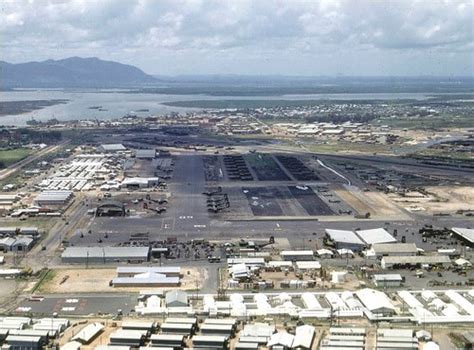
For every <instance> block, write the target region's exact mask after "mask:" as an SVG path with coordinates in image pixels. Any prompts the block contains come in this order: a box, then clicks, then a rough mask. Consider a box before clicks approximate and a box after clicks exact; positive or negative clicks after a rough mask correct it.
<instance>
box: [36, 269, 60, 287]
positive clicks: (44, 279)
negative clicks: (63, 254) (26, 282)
mask: <svg viewBox="0 0 474 350" xmlns="http://www.w3.org/2000/svg"><path fill="white" fill-rule="evenodd" d="M55 276H56V271H55V270H45V272H42V274H41V276H40V279H39V281H38V283H37V284H36V286H35V287H34V288H33V291H32V293H35V292H38V293H45V292H48V291H49V285H50V284H51V282H52V281H53V279H54V277H55Z"/></svg>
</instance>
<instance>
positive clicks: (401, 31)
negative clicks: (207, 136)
mask: <svg viewBox="0 0 474 350" xmlns="http://www.w3.org/2000/svg"><path fill="white" fill-rule="evenodd" d="M473 23H474V3H473V2H472V1H463V0H451V1H427V0H424V1H423V0H422V1H408V0H397V1H395V0H392V1H381V2H378V1H370V0H364V1H350V0H319V1H292V2H287V1H280V0H264V1H263V0H262V1H247V0H242V1H199V0H180V1H150V0H136V1H120V0H108V1H81V0H70V1H66V0H64V1H63V0H55V1H52V0H51V1H47V0H40V1H34V0H31V1H12V0H6V1H3V2H2V7H1V9H0V38H2V40H1V42H0V47H1V50H0V60H3V61H7V62H10V63H19V62H28V61H44V60H46V59H61V58H65V57H72V56H80V57H100V58H101V59H104V60H110V61H117V62H121V63H125V64H130V65H134V66H136V67H138V68H140V69H142V70H143V71H145V72H146V73H148V74H152V75H158V76H171V77H173V76H189V75H194V76H196V75H198V76H204V75H205V76H212V75H238V76H290V77H320V76H323V77H419V76H421V77H422V76H433V77H453V76H459V77H472V76H474V59H473V57H474V56H473V51H474V24H473Z"/></svg>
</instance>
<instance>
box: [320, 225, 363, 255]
mask: <svg viewBox="0 0 474 350" xmlns="http://www.w3.org/2000/svg"><path fill="white" fill-rule="evenodd" d="M326 237H327V238H328V239H329V240H330V241H332V242H334V245H335V248H336V249H350V250H352V251H361V250H362V249H363V248H364V247H365V243H364V242H362V240H361V239H360V238H359V237H358V236H357V235H356V234H355V233H354V232H352V231H346V230H331V229H326Z"/></svg>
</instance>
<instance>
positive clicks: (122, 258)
mask: <svg viewBox="0 0 474 350" xmlns="http://www.w3.org/2000/svg"><path fill="white" fill-rule="evenodd" d="M149 256H150V248H148V247H67V248H66V249H65V250H64V252H63V253H62V254H61V261H62V262H63V263H66V264H107V263H116V262H126V263H137V262H145V261H148V260H149Z"/></svg>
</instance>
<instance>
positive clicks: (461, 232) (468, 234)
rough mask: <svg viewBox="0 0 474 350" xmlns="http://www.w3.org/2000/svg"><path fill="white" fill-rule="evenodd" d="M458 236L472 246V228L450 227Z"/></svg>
mask: <svg viewBox="0 0 474 350" xmlns="http://www.w3.org/2000/svg"><path fill="white" fill-rule="evenodd" d="M451 230H452V231H453V232H454V233H455V234H456V235H457V236H458V237H459V238H461V239H462V240H463V241H465V242H466V243H467V244H469V245H470V246H471V247H474V229H472V228H462V227H453V228H452V229H451Z"/></svg>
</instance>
